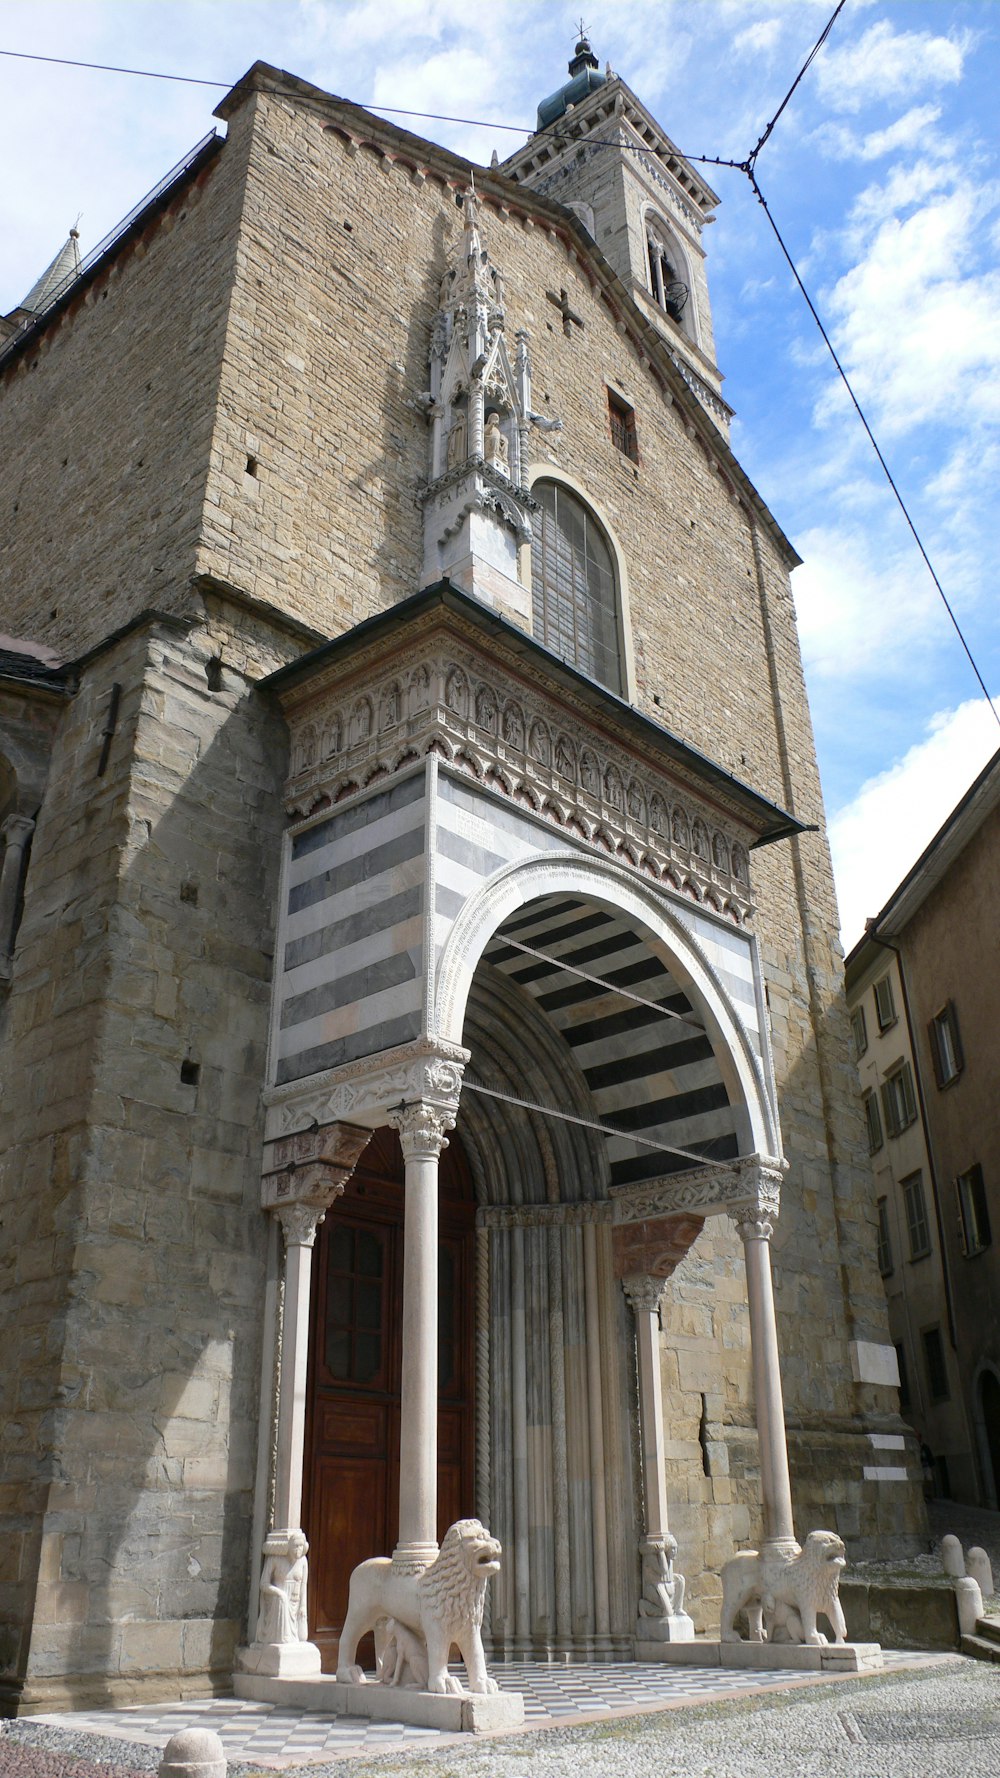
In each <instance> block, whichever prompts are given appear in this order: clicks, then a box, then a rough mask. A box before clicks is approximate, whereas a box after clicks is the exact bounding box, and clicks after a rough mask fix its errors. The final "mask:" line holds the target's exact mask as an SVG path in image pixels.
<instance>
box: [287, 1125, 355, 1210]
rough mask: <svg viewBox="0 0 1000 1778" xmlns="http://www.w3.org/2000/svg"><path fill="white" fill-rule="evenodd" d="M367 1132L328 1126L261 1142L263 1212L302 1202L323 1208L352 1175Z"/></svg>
mask: <svg viewBox="0 0 1000 1778" xmlns="http://www.w3.org/2000/svg"><path fill="white" fill-rule="evenodd" d="M370 1136H371V1131H370V1130H367V1129H362V1128H361V1127H359V1126H358V1125H356V1124H347V1123H332V1124H327V1125H326V1126H325V1127H324V1128H322V1129H318V1130H316V1129H313V1130H297V1131H296V1132H295V1133H294V1134H293V1135H290V1136H282V1137H280V1138H279V1139H278V1140H277V1141H273V1142H265V1144H264V1164H263V1169H262V1176H261V1182H260V1200H261V1205H262V1207H263V1208H264V1209H265V1210H278V1209H279V1208H280V1207H281V1206H282V1205H283V1204H284V1205H291V1204H304V1205H307V1206H311V1207H312V1208H313V1209H315V1210H327V1209H329V1207H330V1205H331V1204H332V1203H333V1201H334V1199H335V1198H339V1197H340V1196H341V1194H342V1193H343V1190H344V1186H345V1185H346V1184H347V1181H348V1180H349V1179H350V1177H351V1174H352V1173H353V1171H354V1168H355V1165H356V1163H357V1160H358V1157H359V1155H360V1154H361V1152H362V1150H363V1149H364V1148H365V1146H366V1145H367V1143H368V1140H369V1138H370Z"/></svg>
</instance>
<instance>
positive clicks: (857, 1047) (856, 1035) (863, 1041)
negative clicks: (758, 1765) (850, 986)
mask: <svg viewBox="0 0 1000 1778" xmlns="http://www.w3.org/2000/svg"><path fill="white" fill-rule="evenodd" d="M851 1044H852V1046H853V1049H854V1060H855V1061H856V1062H860V1060H861V1058H862V1056H863V1055H864V1053H865V1051H866V1049H867V1048H868V1026H867V1024H866V1023H865V1009H864V1007H863V1006H856V1007H855V1008H854V1011H853V1012H852V1014H851Z"/></svg>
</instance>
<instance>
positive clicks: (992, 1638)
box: [976, 1617, 1000, 1647]
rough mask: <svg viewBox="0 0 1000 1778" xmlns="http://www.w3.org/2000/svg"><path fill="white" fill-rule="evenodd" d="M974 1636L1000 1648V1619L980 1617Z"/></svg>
mask: <svg viewBox="0 0 1000 1778" xmlns="http://www.w3.org/2000/svg"><path fill="white" fill-rule="evenodd" d="M976 1635H977V1636H982V1637H983V1638H984V1640H985V1641H986V1642H995V1643H996V1644H997V1646H998V1647H1000V1617H981V1618H980V1619H979V1621H978V1623H977V1624H976Z"/></svg>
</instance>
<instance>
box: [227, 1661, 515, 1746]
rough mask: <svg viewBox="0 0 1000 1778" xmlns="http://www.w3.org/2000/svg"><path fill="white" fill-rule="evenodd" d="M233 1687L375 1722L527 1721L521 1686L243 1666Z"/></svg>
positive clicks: (511, 1724)
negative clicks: (485, 1687) (456, 1691)
mask: <svg viewBox="0 0 1000 1778" xmlns="http://www.w3.org/2000/svg"><path fill="white" fill-rule="evenodd" d="M233 1690H234V1691H235V1693H236V1696H237V1697H238V1698H252V1699H254V1701H255V1702H257V1703H259V1704H283V1705H285V1706H286V1707H287V1708H290V1709H292V1710H321V1711H323V1712H324V1714H325V1715H327V1716H364V1717H367V1718H368V1719H369V1721H371V1722H406V1723H412V1724H413V1725H414V1726H415V1727H416V1728H422V1729H445V1730H447V1731H449V1732H450V1733H452V1734H454V1733H456V1732H459V1731H461V1730H467V1731H468V1732H469V1733H471V1734H474V1735H475V1734H483V1733H484V1732H485V1731H487V1730H490V1729H516V1728H519V1727H520V1725H521V1723H523V1721H524V1699H523V1697H522V1696H521V1693H520V1692H493V1693H492V1694H490V1695H489V1696H486V1695H485V1694H482V1693H478V1694H476V1695H467V1696H464V1697H441V1696H439V1695H438V1694H437V1693H436V1692H413V1691H409V1690H407V1689H406V1687H405V1686H396V1685H376V1684H374V1683H369V1684H362V1685H345V1684H343V1683H342V1682H341V1681H340V1680H339V1679H333V1678H331V1677H329V1676H328V1675H327V1674H325V1673H324V1674H320V1675H318V1676H316V1677H313V1678H306V1679H272V1678H269V1677H267V1676H266V1675H265V1674H261V1673H240V1672H237V1673H235V1674H234V1675H233Z"/></svg>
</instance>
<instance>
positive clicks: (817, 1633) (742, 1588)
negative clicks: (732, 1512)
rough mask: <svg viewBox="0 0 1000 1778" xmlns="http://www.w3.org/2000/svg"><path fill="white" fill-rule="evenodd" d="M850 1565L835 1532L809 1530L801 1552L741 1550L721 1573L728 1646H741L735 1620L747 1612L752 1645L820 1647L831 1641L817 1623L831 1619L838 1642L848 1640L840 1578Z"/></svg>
mask: <svg viewBox="0 0 1000 1778" xmlns="http://www.w3.org/2000/svg"><path fill="white" fill-rule="evenodd" d="M845 1561H846V1553H845V1550H844V1544H843V1540H842V1539H841V1538H839V1537H838V1536H837V1533H836V1532H835V1531H810V1533H809V1536H808V1537H807V1538H806V1541H805V1547H804V1548H803V1549H797V1551H796V1553H793V1554H787V1553H785V1552H783V1551H779V1550H764V1551H763V1553H762V1554H758V1553H757V1551H756V1550H741V1551H740V1553H739V1555H736V1556H733V1558H732V1559H731V1561H729V1562H727V1563H726V1564H725V1566H724V1567H723V1570H722V1629H721V1640H722V1641H723V1642H741V1641H742V1637H741V1636H740V1633H739V1631H738V1630H737V1629H736V1622H735V1620H736V1617H737V1615H738V1613H739V1612H741V1611H745V1612H746V1614H747V1619H748V1621H749V1624H750V1641H751V1642H763V1641H764V1638H765V1636H766V1638H767V1640H768V1642H806V1643H809V1644H810V1646H811V1647H814V1648H815V1647H820V1646H821V1645H822V1644H824V1643H825V1642H826V1641H827V1638H826V1636H824V1634H823V1632H822V1630H820V1629H819V1628H818V1626H817V1623H816V1619H817V1617H819V1616H823V1617H825V1618H827V1619H828V1621H829V1624H830V1628H831V1629H832V1631H833V1635H834V1641H836V1642H843V1641H845V1639H846V1636H847V1625H846V1622H845V1620H844V1613H843V1608H842V1606H841V1603H840V1599H839V1596H838V1594H839V1588H840V1576H841V1571H842V1569H843V1567H844V1564H845Z"/></svg>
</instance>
